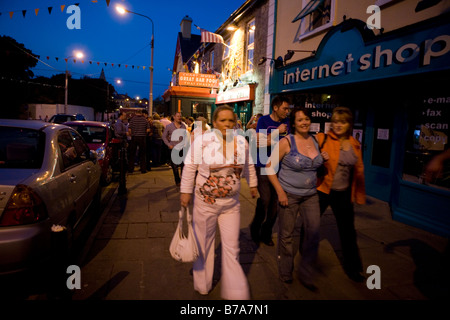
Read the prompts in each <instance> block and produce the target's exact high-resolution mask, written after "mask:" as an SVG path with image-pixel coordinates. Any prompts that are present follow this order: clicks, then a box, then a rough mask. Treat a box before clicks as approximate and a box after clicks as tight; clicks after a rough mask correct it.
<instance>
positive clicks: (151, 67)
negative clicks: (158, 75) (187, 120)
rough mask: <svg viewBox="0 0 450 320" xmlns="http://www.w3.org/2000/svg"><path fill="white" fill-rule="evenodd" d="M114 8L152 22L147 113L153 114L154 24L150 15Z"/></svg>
mask: <svg viewBox="0 0 450 320" xmlns="http://www.w3.org/2000/svg"><path fill="white" fill-rule="evenodd" d="M116 10H117V12H119V13H120V14H125V13H132V14H135V15H138V16H141V17H144V18H147V19H148V20H150V22H151V23H152V40H151V43H150V44H151V49H152V56H151V62H150V63H151V64H150V93H149V99H148V101H149V104H148V115H149V116H151V115H152V114H153V49H154V24H153V20H152V19H150V17H147V16H146V15H143V14H140V13H137V12H133V11H130V10H128V9H125V8H124V7H122V6H119V5H118V6H116Z"/></svg>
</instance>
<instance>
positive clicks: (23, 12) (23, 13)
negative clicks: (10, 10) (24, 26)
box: [22, 10, 27, 18]
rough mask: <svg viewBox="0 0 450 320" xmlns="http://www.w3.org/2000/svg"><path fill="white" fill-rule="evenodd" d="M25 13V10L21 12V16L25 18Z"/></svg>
mask: <svg viewBox="0 0 450 320" xmlns="http://www.w3.org/2000/svg"><path fill="white" fill-rule="evenodd" d="M26 13H27V10H22V15H23V17H24V18H25V14H26Z"/></svg>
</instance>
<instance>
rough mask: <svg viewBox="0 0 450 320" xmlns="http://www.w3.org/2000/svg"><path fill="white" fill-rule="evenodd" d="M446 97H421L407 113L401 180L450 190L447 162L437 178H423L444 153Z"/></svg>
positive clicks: (449, 108) (449, 114)
mask: <svg viewBox="0 0 450 320" xmlns="http://www.w3.org/2000/svg"><path fill="white" fill-rule="evenodd" d="M449 119H450V97H436V96H432V97H431V96H430V97H424V98H423V99H421V100H420V102H418V103H417V105H416V107H415V108H414V109H413V110H412V111H411V112H410V115H409V121H408V122H409V123H408V128H409V129H408V133H407V138H406V139H407V140H406V151H405V161H404V166H403V180H406V181H410V182H414V183H421V184H427V185H430V186H433V187H437V188H444V189H450V160H447V161H444V163H443V168H442V170H441V172H439V174H437V175H435V176H432V175H428V176H427V175H426V174H425V168H426V167H427V165H428V164H429V163H430V161H431V160H432V159H433V158H434V157H435V156H436V155H439V154H445V153H448V152H449V151H448V149H449V148H448V145H449V143H448V137H449V133H450V132H449V128H448V126H449Z"/></svg>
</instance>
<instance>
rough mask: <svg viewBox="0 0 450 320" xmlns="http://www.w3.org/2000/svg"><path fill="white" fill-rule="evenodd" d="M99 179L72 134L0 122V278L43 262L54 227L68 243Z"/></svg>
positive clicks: (96, 197)
mask: <svg viewBox="0 0 450 320" xmlns="http://www.w3.org/2000/svg"><path fill="white" fill-rule="evenodd" d="M100 175H101V168H100V165H99V164H98V161H97V159H96V155H95V153H93V152H91V151H90V150H89V147H88V146H87V144H86V143H85V141H84V140H83V138H82V137H81V136H80V135H79V134H78V132H77V131H76V130H74V129H72V128H70V127H68V126H64V125H59V124H54V123H48V122H43V121H39V120H9V119H0V274H6V273H13V272H16V271H20V270H24V269H28V268H29V267H31V266H33V265H35V264H36V263H38V262H39V261H42V260H44V259H45V258H46V257H48V255H49V253H51V250H52V231H51V229H52V226H54V225H55V226H62V227H65V228H66V230H67V234H68V237H69V239H68V240H69V241H70V237H71V235H72V234H73V231H74V230H75V229H76V227H77V225H78V223H79V221H80V220H81V218H82V217H83V215H84V214H85V213H86V212H87V210H88V208H89V207H90V206H91V205H92V204H94V203H97V202H99V201H100V194H101V188H100V186H99V184H100ZM69 243H70V242H69Z"/></svg>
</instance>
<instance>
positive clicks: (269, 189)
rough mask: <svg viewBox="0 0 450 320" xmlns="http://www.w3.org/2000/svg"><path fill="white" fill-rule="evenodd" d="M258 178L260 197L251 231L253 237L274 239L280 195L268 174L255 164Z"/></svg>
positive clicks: (266, 239) (265, 239) (263, 239)
mask: <svg viewBox="0 0 450 320" xmlns="http://www.w3.org/2000/svg"><path fill="white" fill-rule="evenodd" d="M255 170H256V176H257V178H258V192H259V198H258V200H257V201H256V210H255V216H254V218H253V221H252V223H251V225H250V231H251V233H252V237H253V238H257V239H261V240H262V241H268V240H271V239H272V228H273V226H274V225H275V221H276V219H277V202H278V196H277V192H276V191H275V189H274V187H273V186H272V184H271V183H270V181H269V178H268V176H267V175H262V174H261V168H260V167H257V166H255Z"/></svg>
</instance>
